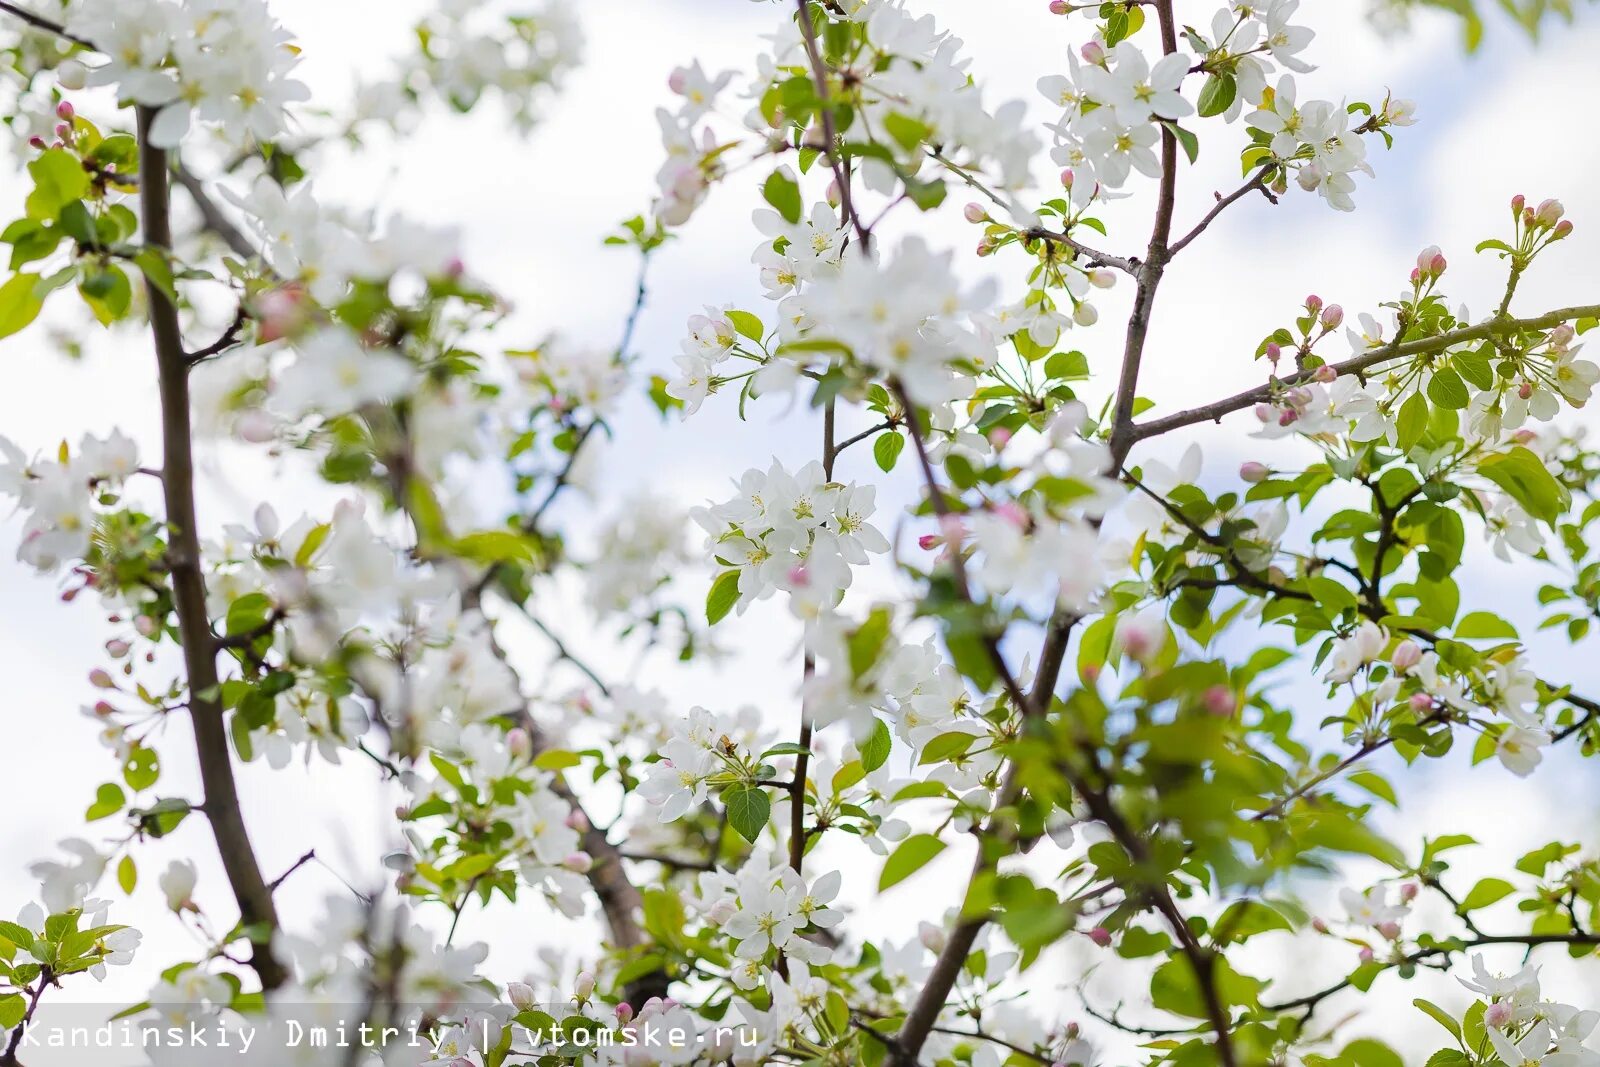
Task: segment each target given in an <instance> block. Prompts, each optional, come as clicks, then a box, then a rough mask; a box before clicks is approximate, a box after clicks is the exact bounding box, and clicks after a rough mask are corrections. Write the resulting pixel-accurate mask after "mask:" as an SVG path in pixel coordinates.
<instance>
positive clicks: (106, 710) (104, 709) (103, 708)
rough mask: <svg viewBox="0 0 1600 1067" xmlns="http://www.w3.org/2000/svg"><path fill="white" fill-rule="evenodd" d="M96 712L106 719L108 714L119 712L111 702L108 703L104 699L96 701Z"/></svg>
mask: <svg viewBox="0 0 1600 1067" xmlns="http://www.w3.org/2000/svg"><path fill="white" fill-rule="evenodd" d="M94 713H95V714H96V715H98V716H100V717H101V718H102V719H104V718H107V717H108V716H111V715H115V714H116V713H117V709H116V708H114V707H112V706H111V705H110V704H107V703H106V702H105V701H104V700H97V701H95V703H94Z"/></svg>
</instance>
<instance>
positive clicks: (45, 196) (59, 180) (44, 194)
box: [26, 148, 90, 221]
mask: <svg viewBox="0 0 1600 1067" xmlns="http://www.w3.org/2000/svg"><path fill="white" fill-rule="evenodd" d="M28 174H29V176H31V177H32V178H33V192H31V193H29V194H28V199H27V204H26V207H27V212H28V217H29V218H30V219H39V220H41V221H43V220H46V219H54V218H55V217H56V216H58V215H59V214H61V209H62V208H64V207H66V206H67V205H68V204H70V203H72V202H73V201H74V200H77V199H79V198H80V197H82V196H83V195H84V194H85V193H87V192H88V191H89V184H90V182H89V174H88V172H87V171H85V170H84V169H83V164H82V163H81V162H79V161H78V158H77V157H76V156H74V155H73V154H72V153H71V152H68V151H67V150H66V149H65V148H52V149H50V150H49V151H47V152H45V153H44V154H43V155H41V156H40V157H39V158H38V159H36V160H34V161H33V162H31V163H29V164H28Z"/></svg>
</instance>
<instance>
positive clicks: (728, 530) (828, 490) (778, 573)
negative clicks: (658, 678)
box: [689, 460, 889, 617]
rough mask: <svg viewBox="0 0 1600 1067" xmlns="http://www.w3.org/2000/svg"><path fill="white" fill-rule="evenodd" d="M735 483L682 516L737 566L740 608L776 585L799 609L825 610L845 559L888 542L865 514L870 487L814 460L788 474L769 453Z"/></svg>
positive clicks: (845, 583) (842, 582)
mask: <svg viewBox="0 0 1600 1067" xmlns="http://www.w3.org/2000/svg"><path fill="white" fill-rule="evenodd" d="M738 484H739V492H738V495H737V496H735V497H734V498H733V499H731V500H728V501H725V502H723V503H721V504H714V505H711V506H709V507H701V508H694V509H692V510H691V511H690V512H689V516H690V517H691V518H692V519H694V520H695V522H697V523H699V524H700V526H701V527H702V528H703V529H704V530H705V531H706V534H707V543H706V547H707V549H708V550H709V551H710V552H711V554H712V555H713V556H714V557H715V558H716V559H717V561H718V562H719V563H722V564H723V565H725V566H728V567H733V568H736V569H737V570H738V572H739V601H738V604H739V609H740V611H743V610H744V608H746V607H747V606H748V605H749V604H750V603H751V602H752V601H755V600H764V599H766V598H767V597H769V596H771V595H772V594H773V593H774V592H775V591H777V590H779V589H782V590H785V591H787V592H788V593H789V594H790V595H791V598H792V599H791V607H792V608H793V609H794V610H795V611H796V612H797V613H799V614H801V615H803V616H806V617H814V616H815V615H817V614H820V613H823V612H827V611H830V610H831V609H832V608H833V607H834V605H835V604H837V602H838V600H839V597H840V596H842V595H843V593H844V591H845V590H846V589H848V588H849V586H850V568H851V566H858V567H859V566H863V565H865V564H866V563H867V554H868V553H869V552H887V551H888V550H889V542H888V541H887V540H886V539H885V538H884V536H883V534H881V533H879V532H878V530H877V528H876V527H874V526H872V525H871V524H870V523H869V522H868V521H867V520H868V519H870V518H871V517H872V514H873V512H874V511H875V510H876V505H875V503H874V498H875V496H876V490H874V488H873V487H872V486H870V485H856V484H855V483H854V482H852V483H850V484H848V485H845V484H841V483H839V482H830V481H828V480H827V479H826V476H825V475H824V474H823V471H822V464H820V463H816V462H812V463H808V464H806V465H805V466H804V467H801V468H800V469H799V470H798V471H795V472H794V473H793V474H791V473H789V472H788V471H786V470H785V469H784V468H783V465H782V464H780V463H779V462H778V461H776V460H774V461H773V463H772V466H771V467H769V468H768V469H767V470H765V471H762V470H759V469H752V470H749V471H746V472H745V474H744V476H743V477H742V478H740V480H739V483H738Z"/></svg>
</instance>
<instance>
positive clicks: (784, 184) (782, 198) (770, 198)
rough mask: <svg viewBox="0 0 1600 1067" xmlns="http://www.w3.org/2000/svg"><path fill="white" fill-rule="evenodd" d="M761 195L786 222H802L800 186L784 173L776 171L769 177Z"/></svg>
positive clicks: (762, 187)
mask: <svg viewBox="0 0 1600 1067" xmlns="http://www.w3.org/2000/svg"><path fill="white" fill-rule="evenodd" d="M761 195H762V196H763V197H764V198H765V199H766V201H767V203H769V204H771V205H772V206H773V208H774V209H776V210H777V212H778V214H780V215H782V216H783V218H784V220H785V221H786V222H790V223H796V222H799V221H800V208H801V203H800V186H799V185H797V184H795V181H794V179H793V178H791V177H789V176H788V175H787V174H785V173H784V172H783V171H781V170H775V171H773V172H772V173H771V174H770V175H768V176H767V180H766V183H765V184H764V185H762V186H761Z"/></svg>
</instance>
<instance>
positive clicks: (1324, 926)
mask: <svg viewBox="0 0 1600 1067" xmlns="http://www.w3.org/2000/svg"><path fill="white" fill-rule="evenodd" d="M1311 929H1313V930H1315V931H1316V932H1317V933H1319V934H1325V933H1327V932H1328V920H1326V919H1324V918H1322V917H1321V916H1320V915H1319V916H1318V917H1317V918H1315V919H1312V920H1311Z"/></svg>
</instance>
